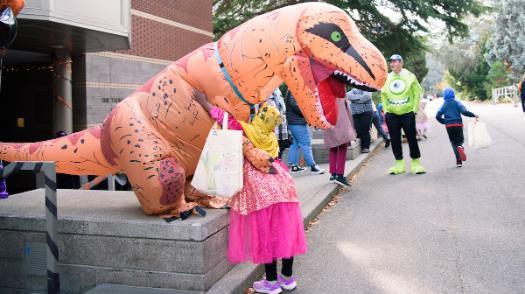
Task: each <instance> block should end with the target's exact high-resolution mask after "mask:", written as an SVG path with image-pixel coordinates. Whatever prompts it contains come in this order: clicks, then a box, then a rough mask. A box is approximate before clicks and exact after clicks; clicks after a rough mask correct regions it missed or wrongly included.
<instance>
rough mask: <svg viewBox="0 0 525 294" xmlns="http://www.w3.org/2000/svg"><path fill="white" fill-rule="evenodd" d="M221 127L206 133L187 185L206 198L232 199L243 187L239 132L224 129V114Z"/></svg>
mask: <svg viewBox="0 0 525 294" xmlns="http://www.w3.org/2000/svg"><path fill="white" fill-rule="evenodd" d="M222 126H223V127H222V129H218V128H217V124H215V126H214V127H213V128H212V129H211V130H210V133H209V134H208V138H207V139H206V143H205V145H204V149H202V153H201V156H200V158H199V163H198V164H197V169H196V170H195V174H194V175H193V179H192V181H191V185H192V186H193V187H194V188H195V189H197V190H198V191H200V192H202V193H205V194H208V195H215V196H222V197H232V196H234V195H235V194H236V193H237V192H239V191H240V190H241V189H242V185H243V154H242V131H237V130H228V113H227V112H224V118H223V123H222Z"/></svg>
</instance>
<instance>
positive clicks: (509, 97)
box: [492, 85, 519, 107]
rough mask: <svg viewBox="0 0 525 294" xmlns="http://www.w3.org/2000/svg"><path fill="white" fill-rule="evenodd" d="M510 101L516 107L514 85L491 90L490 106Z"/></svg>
mask: <svg viewBox="0 0 525 294" xmlns="http://www.w3.org/2000/svg"><path fill="white" fill-rule="evenodd" d="M502 100H503V101H510V102H512V104H513V105H514V107H516V106H518V104H517V101H518V100H519V96H518V87H516V86H515V85H512V86H507V87H501V88H494V89H492V104H496V103H498V102H500V101H502Z"/></svg>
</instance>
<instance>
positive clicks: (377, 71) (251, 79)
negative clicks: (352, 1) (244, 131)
mask: <svg viewBox="0 0 525 294" xmlns="http://www.w3.org/2000/svg"><path fill="white" fill-rule="evenodd" d="M218 51H219V53H220V56H221V58H222V61H223V64H224V67H225V70H226V71H227V72H228V73H229V76H231V80H232V81H233V83H235V85H236V87H237V88H238V90H239V92H240V93H242V95H243V96H244V100H246V101H248V102H249V103H252V104H260V103H262V102H264V101H265V100H266V99H268V97H269V96H270V94H271V93H272V92H273V91H274V90H275V88H277V87H278V86H279V85H280V84H281V83H282V82H283V81H284V82H285V83H286V84H287V86H288V89H289V90H290V91H291V92H292V94H293V95H294V97H295V99H296V100H297V103H298V105H299V107H300V108H301V111H302V113H303V115H304V117H305V118H306V120H307V121H308V123H309V124H310V125H313V126H316V127H319V128H329V127H331V126H332V125H334V124H335V122H336V121H337V108H336V104H335V99H336V96H337V97H344V94H345V86H346V85H350V86H353V87H356V88H360V89H363V90H367V91H376V90H379V89H381V87H382V86H383V84H384V82H385V80H386V76H387V67H386V61H385V59H384V57H383V55H382V54H381V53H380V52H379V50H377V48H376V47H374V45H372V43H370V42H369V41H368V40H366V39H365V38H364V37H363V36H362V35H361V34H360V33H359V31H358V30H357V27H356V25H355V24H354V22H353V21H352V20H351V19H350V17H349V15H348V14H346V13H345V12H344V11H343V10H341V9H339V8H338V7H336V6H333V5H330V4H326V3H319V2H309V3H302V4H297V5H291V6H287V7H283V8H280V9H277V10H274V11H272V12H269V13H266V14H263V15H259V16H257V17H255V18H253V19H251V20H250V21H248V22H246V23H244V24H243V25H241V26H239V27H237V28H235V29H233V30H231V31H229V32H228V33H226V34H225V35H224V36H223V37H221V38H220V39H219V42H218ZM319 89H321V91H320V90H319ZM222 92H225V91H222ZM227 104H228V105H221V106H223V107H224V109H228V110H229V111H230V112H231V113H232V114H233V115H234V116H235V117H236V118H240V119H244V118H247V117H248V115H247V113H248V111H249V110H248V107H247V104H246V103H245V101H241V100H239V99H237V98H236V96H235V95H231V93H230V95H229V98H228V103H227Z"/></svg>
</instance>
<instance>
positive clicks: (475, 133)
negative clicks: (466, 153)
mask: <svg viewBox="0 0 525 294" xmlns="http://www.w3.org/2000/svg"><path fill="white" fill-rule="evenodd" d="M468 145H469V146H470V147H472V148H474V149H481V148H487V147H489V146H490V145H492V139H491V138H490V135H489V132H488V131H487V126H486V125H485V124H484V123H482V122H480V121H475V122H471V123H469V125H468Z"/></svg>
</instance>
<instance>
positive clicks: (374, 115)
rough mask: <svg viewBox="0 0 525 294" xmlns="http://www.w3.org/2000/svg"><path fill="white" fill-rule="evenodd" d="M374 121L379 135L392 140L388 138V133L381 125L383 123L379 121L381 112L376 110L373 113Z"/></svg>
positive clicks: (386, 139)
mask: <svg viewBox="0 0 525 294" xmlns="http://www.w3.org/2000/svg"><path fill="white" fill-rule="evenodd" d="M372 123H373V124H374V127H375V128H376V130H377V133H378V134H379V136H381V138H383V140H385V141H388V140H390V139H389V138H388V135H387V134H386V133H385V131H384V130H383V128H382V127H381V123H380V122H379V114H377V112H374V113H373V115H372Z"/></svg>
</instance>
